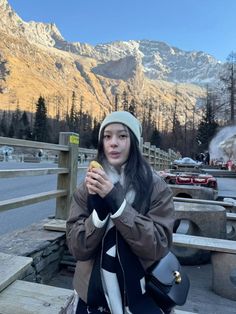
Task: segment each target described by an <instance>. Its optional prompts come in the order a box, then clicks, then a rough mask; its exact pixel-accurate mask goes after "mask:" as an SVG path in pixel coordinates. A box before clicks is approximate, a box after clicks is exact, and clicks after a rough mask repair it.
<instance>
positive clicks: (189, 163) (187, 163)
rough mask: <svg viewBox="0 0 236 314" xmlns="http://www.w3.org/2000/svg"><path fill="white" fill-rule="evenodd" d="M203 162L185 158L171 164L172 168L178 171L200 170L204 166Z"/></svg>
mask: <svg viewBox="0 0 236 314" xmlns="http://www.w3.org/2000/svg"><path fill="white" fill-rule="evenodd" d="M202 164H203V163H202V162H201V161H196V160H193V159H192V158H190V157H183V158H181V159H176V160H174V161H173V162H172V163H171V167H172V168H173V169H178V168H184V167H187V168H200V167H201V166H202Z"/></svg>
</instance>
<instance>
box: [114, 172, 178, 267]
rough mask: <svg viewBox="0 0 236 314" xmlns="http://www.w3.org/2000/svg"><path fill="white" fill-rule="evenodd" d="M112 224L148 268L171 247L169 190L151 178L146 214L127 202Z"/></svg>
mask: <svg viewBox="0 0 236 314" xmlns="http://www.w3.org/2000/svg"><path fill="white" fill-rule="evenodd" d="M113 221H114V223H115V225H116V228H117V229H118V230H119V232H120V234H121V235H122V237H123V238H124V239H125V240H126V242H127V243H128V244H129V246H130V248H131V250H132V251H133V252H134V254H136V255H137V256H138V257H139V258H140V260H141V261H143V262H144V263H145V264H149V265H151V264H152V263H154V262H155V261H158V260H160V259H161V258H162V257H163V256H165V255H166V254H167V252H168V251H169V249H170V246H171V244H172V230H173V224H174V205H173V195H172V192H171V190H170V189H169V187H168V186H167V184H166V183H165V182H164V180H163V179H162V178H160V177H159V176H158V177H157V176H156V175H155V177H154V187H153V192H152V196H151V202H150V208H149V210H148V212H147V213H146V214H145V215H142V214H140V213H138V211H136V210H135V209H134V208H133V207H132V206H131V205H130V204H129V203H128V202H127V203H126V206H125V208H124V210H123V212H122V214H121V215H120V216H118V217H117V218H114V219H113Z"/></svg>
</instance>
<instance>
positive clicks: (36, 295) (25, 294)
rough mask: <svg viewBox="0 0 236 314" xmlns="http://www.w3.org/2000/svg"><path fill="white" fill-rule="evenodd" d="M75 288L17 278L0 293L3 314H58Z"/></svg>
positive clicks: (0, 306) (0, 308)
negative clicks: (53, 285)
mask: <svg viewBox="0 0 236 314" xmlns="http://www.w3.org/2000/svg"><path fill="white" fill-rule="evenodd" d="M72 295H73V290H70V289H64V288H57V287H52V286H47V285H43V284H39V283H33V282H27V281H22V280H17V281H15V282H14V283H13V284H11V285H10V286H9V287H7V288H6V289H5V290H4V291H2V292H1V294H0V313H1V314H13V313H17V314H36V313H37V314H54V313H55V314H56V313H60V311H61V310H62V309H63V308H65V306H66V304H68V302H69V300H70V299H71V298H72Z"/></svg>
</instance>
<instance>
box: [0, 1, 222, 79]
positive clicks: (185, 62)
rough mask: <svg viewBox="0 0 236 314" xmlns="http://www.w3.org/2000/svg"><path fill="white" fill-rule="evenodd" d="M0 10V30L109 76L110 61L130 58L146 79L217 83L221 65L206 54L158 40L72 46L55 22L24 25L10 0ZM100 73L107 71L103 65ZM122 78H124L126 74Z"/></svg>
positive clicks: (3, 2)
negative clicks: (95, 65)
mask: <svg viewBox="0 0 236 314" xmlns="http://www.w3.org/2000/svg"><path fill="white" fill-rule="evenodd" d="M0 11H1V20H0V29H3V30H4V31H6V32H7V33H8V34H13V35H15V36H18V37H19V36H23V37H24V38H26V39H27V40H28V41H30V42H32V43H35V44H40V45H43V46H45V47H54V48H57V49H60V50H64V51H68V52H71V53H74V54H77V55H80V56H85V57H90V58H93V59H96V60H97V61H98V62H99V63H102V64H105V65H104V66H105V68H106V70H105V72H106V75H107V76H109V72H108V71H107V68H108V66H107V65H106V63H107V62H110V61H117V60H119V59H123V58H125V60H133V59H132V58H130V59H127V57H130V56H133V57H135V59H136V60H139V62H140V66H141V67H142V70H143V73H144V75H145V76H146V77H147V78H149V79H152V80H166V81H169V82H175V83H195V84H205V83H209V82H211V81H213V80H215V78H216V77H217V75H218V73H219V71H220V69H221V67H222V64H221V63H220V62H218V61H217V60H216V59H215V58H214V57H213V56H211V55H209V54H207V53H204V52H201V51H184V50H181V49H179V48H176V47H171V46H169V45H168V44H166V43H164V42H159V41H150V40H137V41H135V40H129V41H115V42H111V43H107V44H99V45H96V46H92V45H89V44H84V43H80V42H75V43H70V42H67V41H66V40H65V39H64V38H63V37H62V35H61V33H60V31H59V30H58V29H57V27H56V25H55V24H53V23H52V24H44V23H36V22H33V21H32V22H29V23H26V22H24V21H23V20H22V19H21V18H20V17H19V16H18V15H17V14H16V13H15V12H14V10H13V9H12V8H11V7H10V5H9V4H8V2H7V0H0ZM123 64H124V62H123ZM116 65H117V67H118V68H117V71H118V72H119V73H120V72H122V68H119V65H121V63H119V62H117V63H116ZM121 67H123V65H121ZM123 70H124V71H126V68H125V67H123ZM95 72H96V70H95ZM99 72H100V73H102V72H104V70H102V69H101V66H100V68H99ZM113 72H114V70H113ZM111 76H112V77H114V73H111ZM121 76H122V77H123V78H125V73H124V74H122V75H121Z"/></svg>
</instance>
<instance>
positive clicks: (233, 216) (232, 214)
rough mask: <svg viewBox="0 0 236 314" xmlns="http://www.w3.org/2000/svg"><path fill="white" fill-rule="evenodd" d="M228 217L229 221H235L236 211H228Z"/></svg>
mask: <svg viewBox="0 0 236 314" xmlns="http://www.w3.org/2000/svg"><path fill="white" fill-rule="evenodd" d="M226 218H227V221H229V220H230V221H234V220H236V214H235V213H226Z"/></svg>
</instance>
